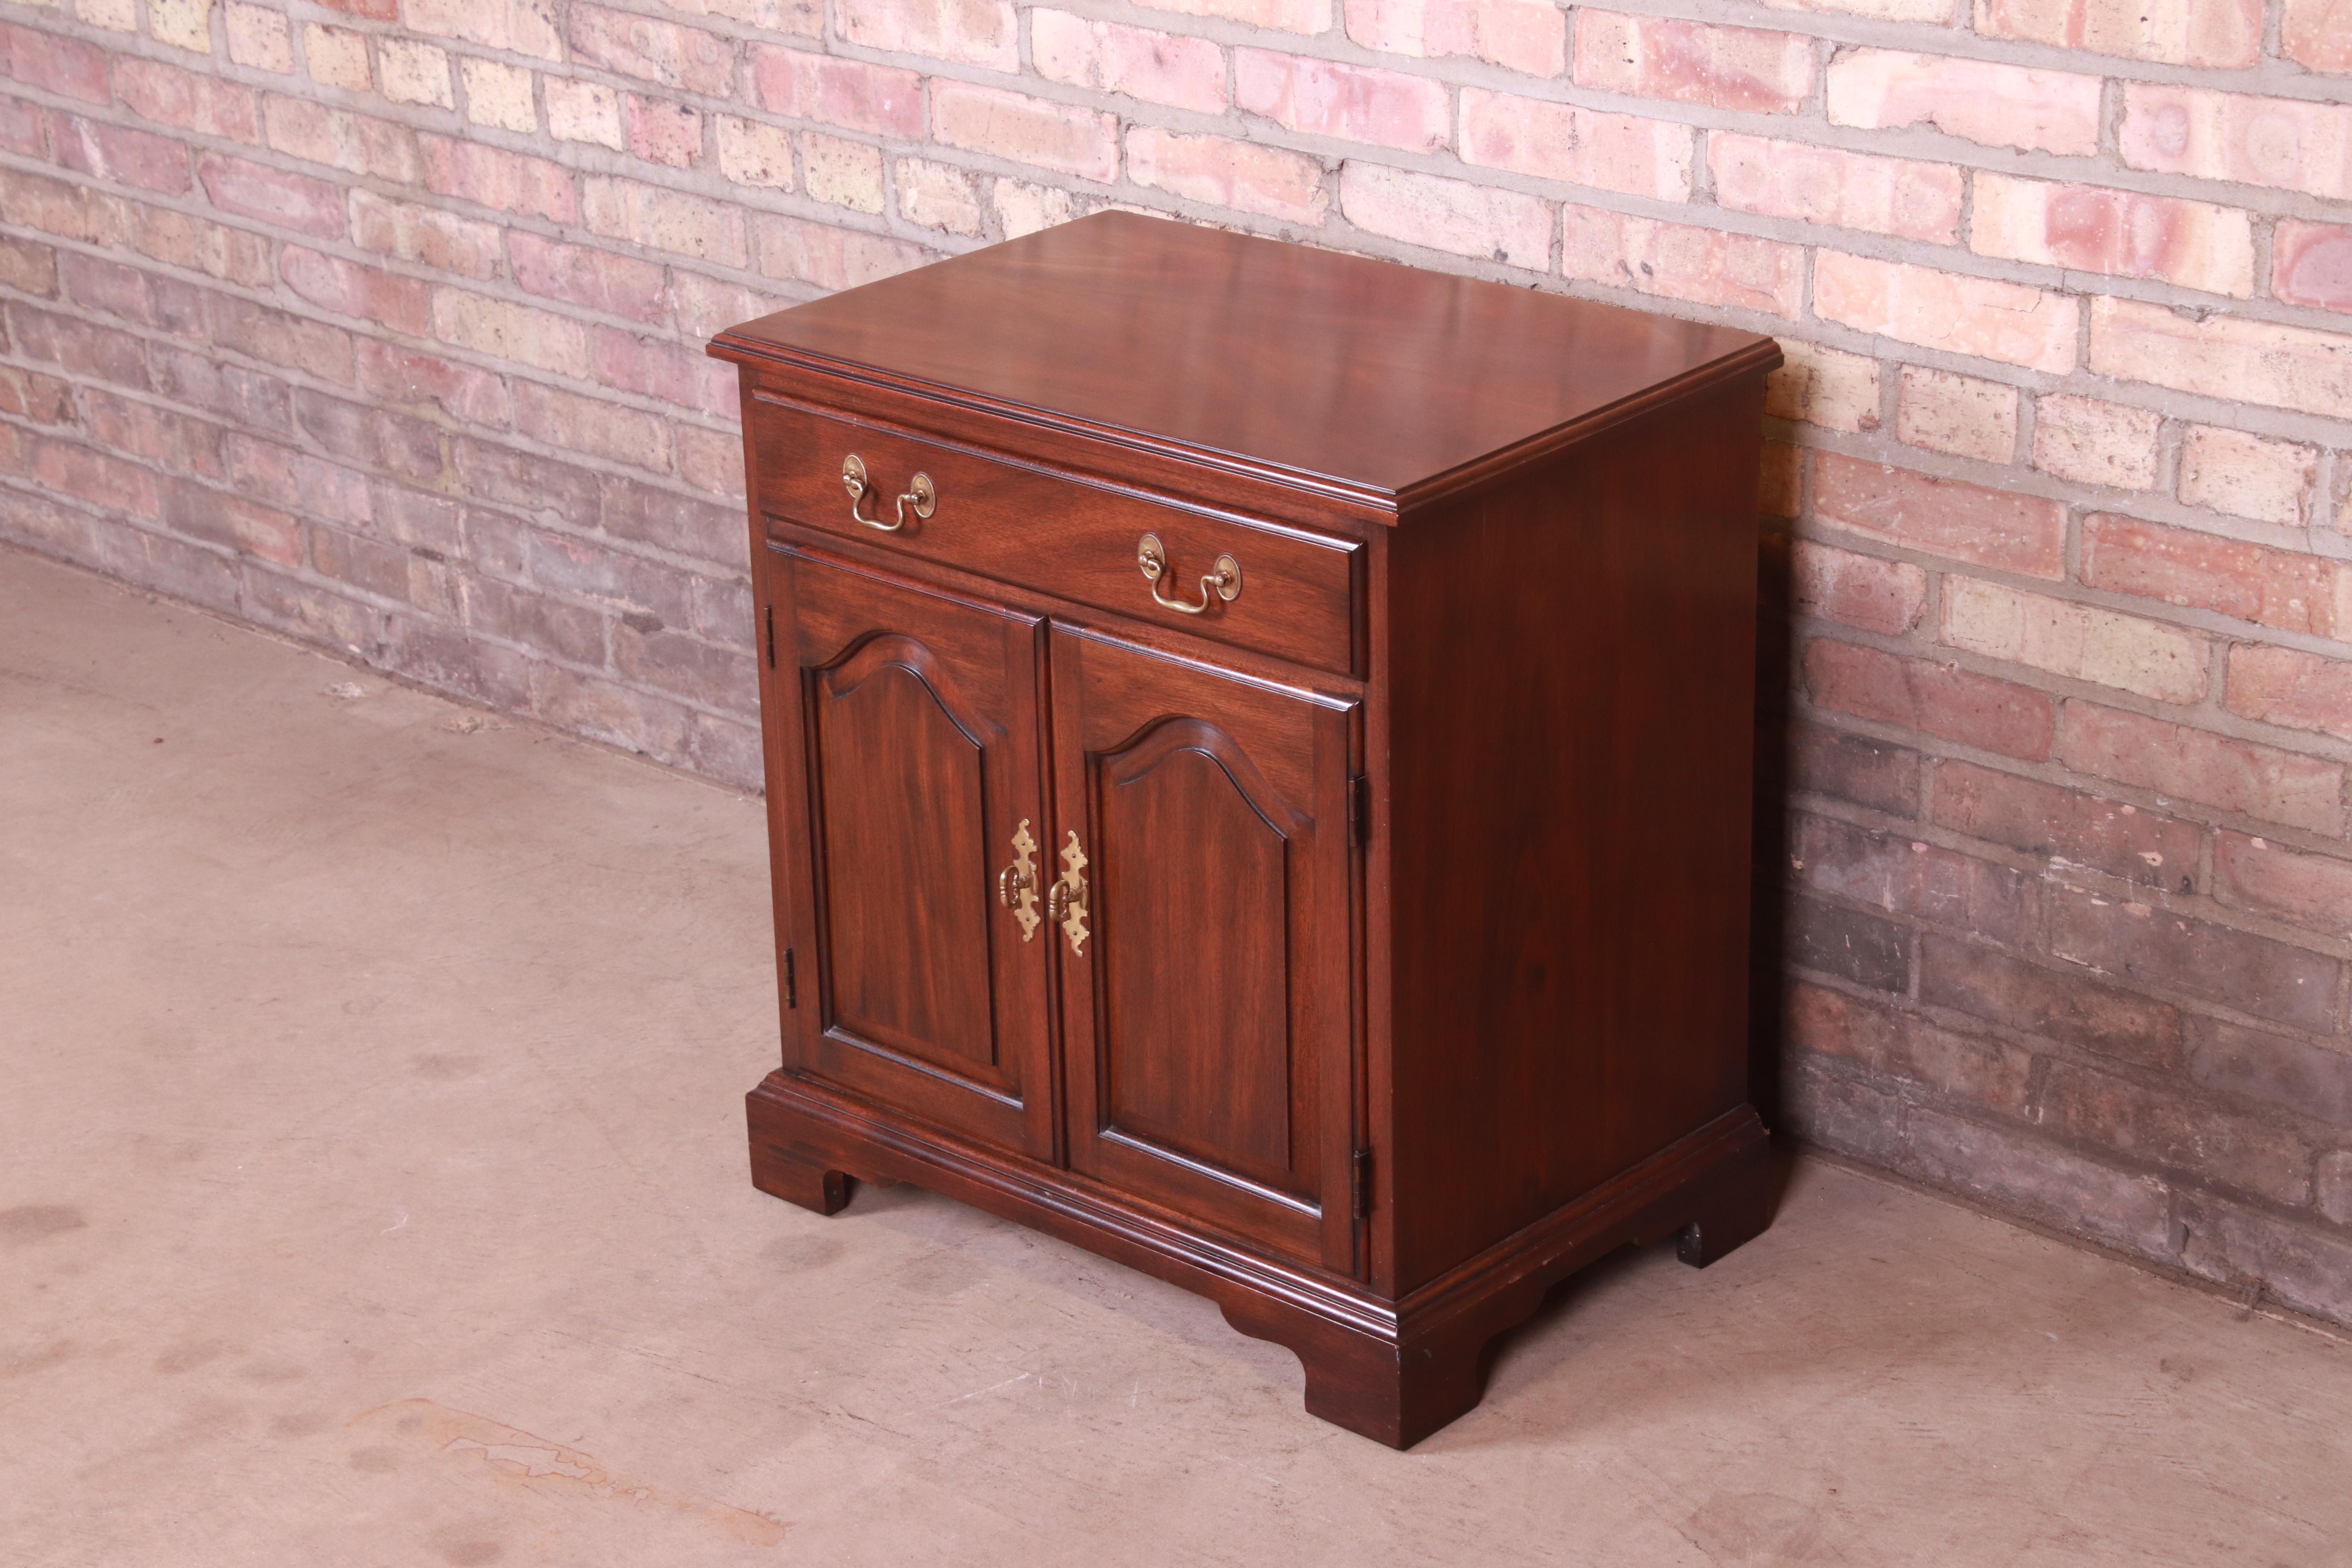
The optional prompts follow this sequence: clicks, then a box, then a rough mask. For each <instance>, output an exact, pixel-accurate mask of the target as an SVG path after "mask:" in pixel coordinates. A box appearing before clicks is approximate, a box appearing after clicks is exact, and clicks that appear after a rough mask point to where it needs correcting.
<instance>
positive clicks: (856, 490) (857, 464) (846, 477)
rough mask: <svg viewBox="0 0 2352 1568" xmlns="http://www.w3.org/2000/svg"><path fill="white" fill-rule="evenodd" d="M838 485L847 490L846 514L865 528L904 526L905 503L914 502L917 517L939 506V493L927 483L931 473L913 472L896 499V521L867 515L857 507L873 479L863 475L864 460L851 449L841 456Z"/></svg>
mask: <svg viewBox="0 0 2352 1568" xmlns="http://www.w3.org/2000/svg"><path fill="white" fill-rule="evenodd" d="M841 488H842V489H845V490H847V491H848V492H849V515H850V516H852V517H854V518H856V520H857V521H860V522H862V523H864V524H865V525H866V527H868V528H878V529H880V530H881V531H883V532H885V533H896V532H898V531H899V530H900V529H902V528H904V527H906V526H907V503H908V501H913V502H914V503H915V515H916V516H917V517H929V516H930V515H931V513H933V512H935V511H937V510H939V509H940V492H939V491H938V489H935V488H934V487H933V486H932V484H931V476H930V475H929V474H917V475H916V476H915V478H914V480H913V482H911V483H910V484H908V486H907V493H906V494H905V495H902V496H900V497H899V498H898V521H896V522H885V521H882V520H881V519H880V518H878V517H868V516H866V514H865V513H864V512H863V511H860V510H858V508H859V507H860V506H861V505H863V504H864V502H865V500H866V491H867V490H870V489H873V488H874V481H873V480H872V479H868V478H866V459H865V458H861V457H859V456H858V455H857V454H856V453H855V452H852V453H850V454H849V456H847V457H846V458H842V459H841Z"/></svg>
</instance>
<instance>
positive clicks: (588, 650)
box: [459, 576, 605, 666]
mask: <svg viewBox="0 0 2352 1568" xmlns="http://www.w3.org/2000/svg"><path fill="white" fill-rule="evenodd" d="M459 596H460V602H461V604H462V606H463V608H462V610H461V614H462V615H463V616H465V621H466V625H467V626H468V627H469V628H471V629H472V630H474V631H477V632H479V633H481V634H483V635H484V636H486V637H502V638H504V639H506V640H507V641H509V642H512V643H517V644H520V646H522V647H526V648H529V649H530V650H531V651H533V652H534V653H539V654H542V655H547V654H551V655H553V656H554V657H555V658H562V659H569V660H571V661H572V663H574V664H585V665H592V666H601V665H603V664H604V626H605V621H604V616H603V615H602V614H601V613H599V612H598V611H595V610H592V609H589V608H587V607H586V606H584V605H568V604H565V603H564V602H563V601H562V600H561V599H558V598H554V597H552V596H551V595H546V594H541V593H534V592H532V591H531V590H530V589H528V588H520V587H517V586H514V585H513V584H507V583H501V582H499V581H498V580H497V579H496V578H491V577H477V576H467V577H466V578H465V579H463V580H462V582H461V584H460V587H459Z"/></svg>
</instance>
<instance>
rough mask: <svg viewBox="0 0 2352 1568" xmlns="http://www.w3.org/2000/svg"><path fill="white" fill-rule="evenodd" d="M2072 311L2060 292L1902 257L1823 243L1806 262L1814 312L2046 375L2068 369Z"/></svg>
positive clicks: (2075, 318) (2070, 367)
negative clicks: (1874, 256) (1852, 252)
mask: <svg viewBox="0 0 2352 1568" xmlns="http://www.w3.org/2000/svg"><path fill="white" fill-rule="evenodd" d="M2078 310H2079V307H2078V306H2077V305H2076V303H2075V301H2074V300H2072V299H2071V298H2069V297H2067V296H2066V295H2063V294H2056V293H2049V292H2045V291H2043V290H2042V289H2032V288H2028V287H2027V286H2025V285H2024V284H2022V283H2003V282H2000V281H1997V280H1995V279H1989V278H1967V277H1962V276H1960V275H1959V274H1958V273H1953V272H1939V271H1937V270H1936V269H1935V268H1929V267H1914V266H1911V265H1910V264H1908V263H1906V262H1895V261H1874V260H1871V259H1869V258H1865V257H1860V256H1849V255H1847V254H1845V253H1844V252H1843V251H1836V250H1824V251H1822V252H1821V253H1820V255H1819V256H1818V257H1817V258H1815V260H1814V263H1813V313H1814V314H1815V315H1817V316H1819V317H1821V318H1822V320H1823V321H1839V322H1843V324H1845V325H1846V326H1849V327H1854V328H1857V329H1859V330H1860V331H1865V332H1877V333H1879V334H1881V335H1883V336H1885V337H1890V338H1895V339H1897V340H1899V341H1901V342H1906V343H1917V344H1920V345H1921V346H1922V347H1925V348H1932V349H1942V350H1944V351H1945V352H1947V353H1958V354H1975V355H1978V356H1979V357H1981V358H1984V359H1995V360H2000V361H2003V362H2004V363H2009V364H2019V365H2024V366H2025V367H2027V368H2028V369H2030V370H2041V371H2048V372H2050V373H2052V374H2064V373H2065V372H2067V371H2070V370H2073V369H2074V336H2075V332H2076V330H2077V324H2078V322H2079V321H2080V316H2079V315H2078Z"/></svg>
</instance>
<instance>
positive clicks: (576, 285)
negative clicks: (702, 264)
mask: <svg viewBox="0 0 2352 1568" xmlns="http://www.w3.org/2000/svg"><path fill="white" fill-rule="evenodd" d="M507 250H508V254H509V258H511V259H512V261H513V263H514V277H515V282H516V283H518V284H520V286H521V287H522V288H523V289H527V290H529V291H530V292H531V293H533V294H541V295H544V296H546V297H547V298H549V299H551V300H568V301H569V302H571V303H572V304H574V305H581V306H585V307H586V308H587V309H589V310H601V311H604V313H606V314H607V315H614V316H626V317H628V318H630V319H631V320H632V321H645V322H647V323H650V324H655V325H658V324H659V323H661V322H663V321H667V320H668V318H669V284H668V273H667V269H665V268H660V267H657V266H655V265H654V264H653V263H651V262H647V261H637V260H634V259H632V258H629V257H625V256H615V255H614V254H613V253H612V252H611V251H609V250H592V249H590V248H588V247H584V246H578V245H565V244H562V243H561V242H560V241H557V240H552V239H545V238H542V237H540V236H538V235H535V234H531V233H530V232H528V231H527V230H523V229H516V230H514V231H512V232H511V233H509V235H508V236H507Z"/></svg>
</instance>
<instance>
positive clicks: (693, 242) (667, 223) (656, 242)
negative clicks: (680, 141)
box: [580, 174, 750, 267]
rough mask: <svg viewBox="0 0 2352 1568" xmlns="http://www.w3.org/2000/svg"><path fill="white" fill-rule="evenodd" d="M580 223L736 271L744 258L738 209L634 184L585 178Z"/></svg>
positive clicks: (605, 233) (598, 231) (606, 234)
mask: <svg viewBox="0 0 2352 1568" xmlns="http://www.w3.org/2000/svg"><path fill="white" fill-rule="evenodd" d="M580 212H581V221H582V222H583V223H585V224H586V225H587V226H588V228H589V230H590V232H592V233H594V234H601V235H603V236H604V237H606V238H609V239H625V240H630V241H633V242H634V243H635V244H638V245H642V246H645V247H647V248H649V249H653V250H667V251H672V252H675V253H676V254H677V255H680V256H692V257H696V258H699V259H701V260H704V261H715V262H717V263H719V265H720V266H722V267H741V266H743V265H744V264H745V262H746V261H747V259H748V258H749V254H750V253H749V250H748V248H747V247H746V244H745V241H744V233H743V209H742V208H740V207H739V206H737V205H734V204H733V203H731V202H714V201H710V200H709V199H707V198H705V197H702V196H693V195H687V194H686V193H685V192H683V191H672V190H667V189H665V188H664V187H662V186H660V185H648V184H642V183H640V182H638V181H635V180H619V179H608V178H606V177H604V176H603V175H593V174H592V175H590V176H589V179H588V183H587V186H586V188H585V190H584V191H583V195H582V196H581V201H580Z"/></svg>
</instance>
